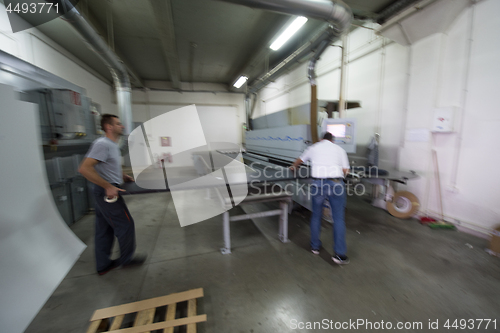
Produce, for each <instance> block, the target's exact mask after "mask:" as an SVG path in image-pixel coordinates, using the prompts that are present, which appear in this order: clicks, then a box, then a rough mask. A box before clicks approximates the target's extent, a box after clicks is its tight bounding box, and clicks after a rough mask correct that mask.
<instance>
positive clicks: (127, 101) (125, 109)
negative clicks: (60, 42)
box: [61, 0, 132, 135]
mask: <svg viewBox="0 0 500 333" xmlns="http://www.w3.org/2000/svg"><path fill="white" fill-rule="evenodd" d="M63 1H64V4H65V5H66V7H67V8H71V10H69V11H68V12H67V13H66V14H64V15H63V16H61V18H62V19H63V20H65V21H66V22H68V23H70V24H71V25H72V26H73V27H74V28H75V29H76V31H78V33H79V34H80V35H81V36H82V38H83V39H84V40H85V42H87V45H88V46H89V47H90V49H92V50H93V51H94V52H95V53H96V54H97V55H98V56H99V57H100V58H101V59H102V61H104V63H105V64H106V66H107V67H108V69H109V71H110V72H111V76H112V77H113V82H114V84H115V89H116V100H117V102H118V116H119V117H120V120H121V121H122V124H123V125H124V126H125V133H124V134H125V135H129V134H130V132H131V131H132V100H131V86H130V80H129V78H128V73H127V69H126V68H125V66H124V65H123V63H122V61H121V60H120V59H119V58H118V56H117V55H116V54H115V53H114V52H113V51H111V49H110V48H109V46H108V45H107V44H106V42H105V41H104V40H103V39H102V38H101V36H99V34H97V32H95V30H94V29H93V28H92V26H91V25H90V24H89V23H88V22H87V21H86V20H85V19H84V18H83V16H82V15H81V14H80V13H79V12H78V10H77V9H76V8H75V7H74V6H73V4H71V3H70V2H69V1H68V0H63Z"/></svg>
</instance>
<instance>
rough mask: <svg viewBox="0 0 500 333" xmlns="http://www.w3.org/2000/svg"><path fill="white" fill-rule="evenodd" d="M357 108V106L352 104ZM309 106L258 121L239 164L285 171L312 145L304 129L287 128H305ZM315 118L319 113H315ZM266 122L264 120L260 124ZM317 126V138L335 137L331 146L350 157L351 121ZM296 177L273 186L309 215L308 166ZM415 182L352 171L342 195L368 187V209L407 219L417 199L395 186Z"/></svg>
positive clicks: (388, 173)
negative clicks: (323, 135) (283, 190)
mask: <svg viewBox="0 0 500 333" xmlns="http://www.w3.org/2000/svg"><path fill="white" fill-rule="evenodd" d="M352 104H353V105H355V107H359V105H360V104H359V103H352ZM308 112H309V104H307V105H304V106H299V107H296V108H292V109H287V110H284V111H280V112H277V113H275V114H272V115H270V116H264V117H260V118H258V119H256V120H254V121H253V124H254V125H256V126H257V127H259V128H258V129H255V130H253V131H247V132H246V133H245V147H246V152H245V153H244V154H243V158H244V160H245V163H247V164H248V165H250V166H252V167H254V168H258V167H260V168H264V169H266V168H268V169H270V170H271V169H273V170H280V169H287V168H288V167H289V166H290V164H291V163H293V161H295V159H297V158H298V157H299V156H300V155H301V154H302V152H303V151H304V150H305V149H306V148H307V147H308V146H309V145H311V144H312V142H313V140H312V137H311V131H310V124H293V123H294V122H303V123H305V122H307V113H308ZM318 112H321V111H320V110H318ZM266 118H267V119H266ZM318 118H319V119H321V124H318V133H325V132H327V131H328V132H330V133H332V134H333V135H334V137H335V143H336V144H337V145H339V146H340V147H342V148H343V149H344V150H345V151H346V152H347V153H350V154H354V153H356V144H357V140H356V124H357V122H356V119H354V118H325V117H324V116H323V117H318ZM298 173H299V175H300V177H299V178H298V179H294V180H291V181H290V180H287V181H279V182H278V184H279V185H280V186H282V187H285V188H288V189H290V190H291V192H292V193H293V197H292V198H293V201H294V202H295V203H297V204H299V205H300V206H303V207H305V208H307V209H309V210H311V209H312V207H311V200H310V193H309V190H308V189H309V186H310V184H311V182H312V180H311V179H310V178H309V177H310V173H309V167H308V165H306V166H302V167H301V168H300V169H299V170H298ZM417 177H418V176H417V175H416V174H415V173H414V172H401V171H397V170H382V169H378V167H377V166H371V167H368V166H363V167H353V168H351V172H350V173H349V175H348V177H347V185H348V186H347V188H348V194H349V193H350V195H360V194H361V193H362V194H364V193H365V191H364V190H363V191H360V190H359V189H360V187H362V188H363V189H364V186H365V185H369V186H370V188H371V194H372V204H373V205H374V206H376V207H380V208H383V209H387V210H388V211H389V213H391V214H392V215H393V216H396V217H399V218H408V217H411V216H413V215H414V214H415V213H416V212H417V211H418V209H419V202H418V199H417V198H416V197H415V195H413V194H412V193H410V192H407V191H401V192H396V193H395V191H394V188H395V184H396V183H400V184H406V182H407V181H408V180H411V179H415V178H417ZM326 208H328V202H327V201H325V210H324V212H325V213H324V216H323V217H324V218H325V219H326V220H329V221H330V222H331V217H330V213H329V209H326Z"/></svg>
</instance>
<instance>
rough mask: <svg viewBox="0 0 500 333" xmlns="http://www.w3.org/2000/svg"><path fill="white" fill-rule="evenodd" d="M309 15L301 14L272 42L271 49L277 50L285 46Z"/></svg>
mask: <svg viewBox="0 0 500 333" xmlns="http://www.w3.org/2000/svg"><path fill="white" fill-rule="evenodd" d="M306 22H307V17H304V16H299V17H297V18H296V19H295V20H293V22H292V23H291V24H290V25H289V26H288V28H286V29H285V31H283V33H282V34H281V35H280V36H279V37H278V38H277V39H276V40H275V41H274V42H273V43H272V44H271V46H270V47H271V49H272V50H274V51H276V50H278V49H279V48H280V47H282V46H283V44H285V43H286V42H287V40H289V39H290V37H292V36H293V35H294V34H295V33H296V32H297V31H298V30H299V29H300V28H301V27H302V26H303V25H304V24H305V23H306Z"/></svg>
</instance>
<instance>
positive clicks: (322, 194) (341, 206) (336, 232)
mask: <svg viewBox="0 0 500 333" xmlns="http://www.w3.org/2000/svg"><path fill="white" fill-rule="evenodd" d="M310 193H311V196H312V216H311V248H312V249H316V250H319V248H320V247H321V240H320V233H321V219H322V216H323V202H324V201H325V199H326V198H328V201H329V202H330V207H331V211H332V219H333V228H332V229H333V241H334V249H333V250H334V251H335V254H338V255H341V256H343V255H345V254H346V251H347V246H346V243H345V220H344V216H345V205H346V201H347V193H346V189H345V184H344V181H343V180H339V181H333V180H326V179H315V180H314V181H313V183H312V186H311V188H310Z"/></svg>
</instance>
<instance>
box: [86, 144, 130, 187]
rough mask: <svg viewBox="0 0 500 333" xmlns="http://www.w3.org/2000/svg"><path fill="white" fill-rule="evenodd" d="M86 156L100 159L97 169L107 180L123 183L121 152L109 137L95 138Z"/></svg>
mask: <svg viewBox="0 0 500 333" xmlns="http://www.w3.org/2000/svg"><path fill="white" fill-rule="evenodd" d="M86 157H90V158H93V159H95V160H98V161H99V162H100V163H97V165H96V166H95V170H96V171H97V173H98V174H99V176H101V177H102V178H103V179H104V180H105V181H107V182H109V183H111V184H121V183H122V182H123V173H122V166H121V159H122V156H121V153H120V148H119V147H118V145H117V144H116V143H115V142H114V141H113V140H111V139H108V138H107V137H105V136H104V137H102V138H99V139H97V140H95V141H94V142H93V143H92V146H90V149H89V152H88V153H87V156H86Z"/></svg>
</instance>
